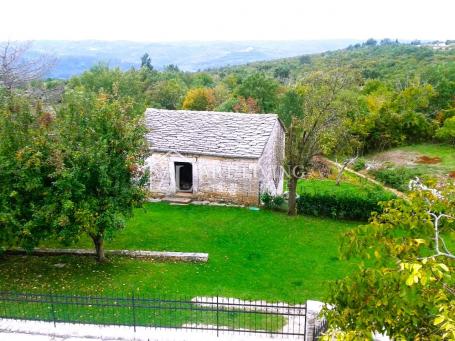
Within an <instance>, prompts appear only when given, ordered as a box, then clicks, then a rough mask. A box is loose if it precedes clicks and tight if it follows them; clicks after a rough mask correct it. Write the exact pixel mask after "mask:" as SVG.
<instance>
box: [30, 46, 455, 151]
mask: <svg viewBox="0 0 455 341" xmlns="http://www.w3.org/2000/svg"><path fill="white" fill-rule="evenodd" d="M140 62H141V65H142V66H141V67H140V68H137V69H134V68H133V69H130V70H128V71H122V70H120V69H118V68H114V69H112V68H109V67H108V66H107V65H104V64H99V65H97V66H95V67H93V68H92V69H90V70H89V71H87V72H85V73H83V74H82V75H80V76H77V77H73V78H71V79H70V80H69V81H67V82H66V81H65V82H63V81H52V80H50V81H47V82H44V83H42V84H41V85H39V84H36V86H37V87H38V88H39V87H41V88H42V89H41V90H40V91H43V93H44V94H46V93H47V92H48V90H50V89H52V88H58V87H62V86H63V85H65V86H66V87H67V88H73V89H76V88H80V87H83V88H86V89H89V90H90V91H101V90H104V91H107V92H111V91H113V89H114V88H115V91H117V92H119V94H120V95H122V96H129V97H131V98H133V99H134V102H135V103H136V105H137V106H140V107H143V108H145V107H146V106H148V107H158V108H168V109H191V110H216V111H236V112H259V113H261V112H276V113H278V114H279V115H280V116H281V117H282V119H283V120H284V121H287V120H289V118H290V117H292V116H299V115H303V114H304V113H303V108H302V99H303V98H304V97H305V95H306V94H307V92H308V91H307V87H308V83H307V82H306V80H307V79H309V78H311V77H313V76H314V75H316V74H326V73H330V72H338V73H339V75H341V76H342V78H345V79H346V80H347V79H349V80H350V81H349V82H350V85H349V87H348V88H346V89H344V91H343V94H342V97H343V101H344V102H345V103H349V108H348V110H347V115H346V120H347V121H349V122H348V124H347V125H348V126H349V129H350V134H351V138H352V139H353V141H354V142H353V145H356V148H357V149H358V150H359V151H360V152H369V151H374V150H383V149H386V148H390V147H393V146H399V145H403V144H407V143H415V142H421V141H433V140H436V139H437V140H441V141H445V142H452V141H454V136H455V134H454V132H453V126H454V120H455V118H453V117H454V116H455V49H453V48H452V49H450V48H448V49H446V50H436V49H434V48H432V47H425V46H415V45H409V44H398V43H395V42H391V41H385V42H384V41H383V42H382V43H381V44H379V45H378V44H376V43H375V42H373V43H372V42H371V41H369V42H366V43H364V44H362V45H359V44H357V45H355V46H350V47H349V48H347V49H343V50H339V51H334V52H326V53H321V54H314V55H303V56H300V57H295V58H288V59H280V60H274V61H270V62H259V63H251V64H246V65H242V66H235V67H226V68H221V69H212V70H208V71H205V72H184V71H181V70H179V68H178V67H177V66H175V65H169V66H167V67H166V68H164V70H162V71H159V70H157V69H156V68H155V67H154V66H153V56H148V55H147V54H145V55H144V56H143V57H142V60H141V61H140ZM34 90H35V91H36V90H37V89H36V87H35V89H34Z"/></svg>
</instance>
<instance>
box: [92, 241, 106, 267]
mask: <svg viewBox="0 0 455 341" xmlns="http://www.w3.org/2000/svg"><path fill="white" fill-rule="evenodd" d="M92 240H93V243H94V244H95V250H96V260H97V261H98V262H99V263H104V262H105V261H106V257H105V255H104V238H103V235H102V234H98V235H96V236H92Z"/></svg>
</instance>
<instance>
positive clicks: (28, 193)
mask: <svg viewBox="0 0 455 341" xmlns="http://www.w3.org/2000/svg"><path fill="white" fill-rule="evenodd" d="M52 122H53V115H52V114H51V113H49V112H45V111H43V110H42V108H41V105H39V104H37V105H36V107H33V106H32V105H31V104H30V102H29V101H28V100H26V99H25V98H24V97H16V96H14V95H12V96H4V97H1V99H0V245H2V246H4V247H6V248H8V247H10V246H21V247H24V248H25V249H26V250H31V249H33V247H35V246H36V245H38V243H39V242H40V241H41V240H42V239H44V238H46V237H48V236H50V235H51V234H52V232H53V231H52V226H53V217H54V216H55V214H56V209H55V200H56V197H55V195H54V187H53V183H54V181H55V180H56V177H57V174H58V171H59V169H60V154H59V151H58V148H56V146H57V143H56V136H55V131H54V129H53V123H52Z"/></svg>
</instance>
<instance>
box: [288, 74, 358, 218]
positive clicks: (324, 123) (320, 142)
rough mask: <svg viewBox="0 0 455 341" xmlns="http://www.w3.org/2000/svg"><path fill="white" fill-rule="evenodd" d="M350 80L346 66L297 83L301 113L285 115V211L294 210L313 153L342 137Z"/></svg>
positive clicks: (352, 81)
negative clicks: (299, 84)
mask: <svg viewBox="0 0 455 341" xmlns="http://www.w3.org/2000/svg"><path fill="white" fill-rule="evenodd" d="M354 84H355V77H354V75H353V74H352V73H351V72H349V71H348V70H336V71H331V72H314V73H312V74H310V75H308V76H307V77H306V78H305V79H304V80H303V82H302V84H301V90H300V91H301V96H302V99H301V101H302V109H301V114H300V115H298V114H293V115H292V117H291V118H286V121H287V122H288V124H287V130H286V144H285V165H286V168H287V172H288V191H289V199H288V200H289V202H288V206H289V209H288V214H289V215H295V214H296V194H297V193H296V191H297V181H298V180H299V179H300V178H302V177H304V176H305V174H306V173H307V172H308V171H309V169H310V168H311V161H312V159H313V157H314V156H316V155H319V154H327V153H330V151H332V150H333V149H334V148H335V147H336V146H337V145H339V144H341V143H342V141H343V140H342V139H340V137H341V136H342V135H343V134H345V133H346V131H347V130H348V127H347V122H348V121H347V117H348V116H347V112H348V111H349V109H350V108H349V107H348V106H347V105H346V103H345V101H344V97H343V92H344V91H345V90H347V89H350V88H351V87H353V86H354ZM293 96H295V95H293ZM288 116H289V115H288Z"/></svg>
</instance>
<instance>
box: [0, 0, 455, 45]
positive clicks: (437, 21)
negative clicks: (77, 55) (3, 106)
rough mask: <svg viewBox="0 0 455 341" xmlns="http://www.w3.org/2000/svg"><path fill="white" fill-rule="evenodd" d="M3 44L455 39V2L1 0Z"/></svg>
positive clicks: (343, 0)
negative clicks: (20, 41)
mask: <svg viewBox="0 0 455 341" xmlns="http://www.w3.org/2000/svg"><path fill="white" fill-rule="evenodd" d="M0 10H1V12H2V15H1V19H0V40H38V39H68V40H82V39H100V40H136V41H179V40H180V41H181V40H299V39H304V40H307V39H337V38H350V39H367V38H369V37H375V38H384V37H390V38H398V39H441V40H445V39H455V17H454V15H455V0H312V1H308V0H300V1H299V0H277V1H271V0H1V3H0Z"/></svg>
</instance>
